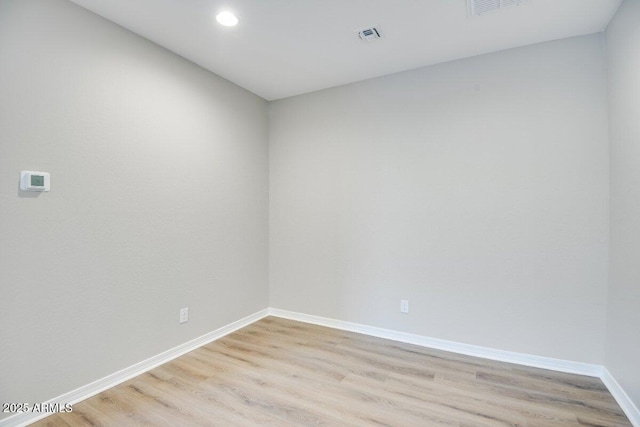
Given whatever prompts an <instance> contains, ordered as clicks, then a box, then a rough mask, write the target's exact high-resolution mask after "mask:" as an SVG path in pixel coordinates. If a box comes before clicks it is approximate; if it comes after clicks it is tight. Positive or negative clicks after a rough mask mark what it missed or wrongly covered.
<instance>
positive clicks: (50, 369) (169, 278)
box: [0, 0, 268, 415]
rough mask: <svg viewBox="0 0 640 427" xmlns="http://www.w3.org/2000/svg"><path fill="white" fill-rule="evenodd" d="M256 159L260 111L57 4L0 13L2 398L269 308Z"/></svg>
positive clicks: (236, 91)
mask: <svg viewBox="0 0 640 427" xmlns="http://www.w3.org/2000/svg"><path fill="white" fill-rule="evenodd" d="M267 152H268V149H267V111H266V102H265V101H264V100H262V99H260V98H258V97H256V96H254V95H252V94H250V93H249V92H247V91H245V90H243V89H240V88H238V87H237V86H234V85H233V84H231V83H229V82H227V81H225V80H223V79H221V78H218V77H216V76H214V75H212V74H211V73H209V72H207V71H205V70H203V69H201V68H199V67H197V66H195V65H193V64H192V63H190V62H187V61H185V60H183V59H182V58H180V57H178V56H176V55H174V54H172V53H169V52H168V51H166V50H164V49H162V48H159V47H158V46H156V45H154V44H152V43H150V42H148V41H146V40H144V39H142V38H140V37H138V36H135V35H133V34H132V33H129V32H127V31H126V30H124V29H122V28H120V27H118V26H116V25H114V24H112V23H109V22H108V21H106V20H103V19H102V18H99V17H97V16H96V15H94V14H92V13H90V12H88V11H86V10H84V9H82V8H80V7H78V6H76V5H74V4H72V3H70V2H67V1H63V0H29V1H24V0H1V1H0V290H1V296H0V343H1V344H0V401H2V402H32V403H34V402H42V401H45V400H47V399H49V398H52V397H55V396H57V395H59V394H61V393H63V392H68V391H70V390H72V389H74V388H76V387H78V386H81V385H85V384H88V383H89V382H91V381H93V380H96V379H98V378H101V377H103V376H105V375H107V374H111V373H113V372H115V371H117V370H119V369H122V368H124V367H127V366H130V365H132V364H134V363H136V362H139V361H141V360H143V359H146V358H148V357H150V356H152V355H156V354H158V353H160V352H162V351H164V350H167V349H169V348H172V347H174V346H176V345H178V344H181V343H184V342H186V341H188V340H190V339H193V338H195V337H197V336H200V335H202V334H204V333H207V332H210V331H212V330H214V329H216V328H218V327H220V326H222V325H225V324H228V323H230V322H232V321H235V320H238V319H240V318H242V317H244V316H246V315H248V314H251V313H254V312H256V311H258V310H260V309H263V308H265V307H267V303H268V284H267V276H268V274H267V267H268V265H267V249H268V242H267V235H268V229H267V226H268V223H267V214H268V212H267V206H268V184H267V183H268V163H267V161H268V154H267ZM20 170H41V171H48V172H50V173H51V177H52V178H51V179H52V184H51V187H52V189H51V192H50V193H46V194H40V195H39V196H38V197H32V195H31V194H23V193H20V192H19V191H18V177H19V172H20ZM183 306H189V307H190V320H189V322H188V323H187V324H184V325H179V324H178V311H179V309H180V307H183ZM3 415H6V414H3Z"/></svg>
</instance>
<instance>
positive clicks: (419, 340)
mask: <svg viewBox="0 0 640 427" xmlns="http://www.w3.org/2000/svg"><path fill="white" fill-rule="evenodd" d="M269 314H270V315H272V316H276V317H282V318H285V319H291V320H297V321H300V322H306V323H312V324H315V325H320V326H328V327H330V328H335V329H342V330H345V331H351V332H358V333H361V334H365V335H371V336H374V337H379V338H386V339H390V340H393V341H400V342H404V343H408V344H415V345H419V346H422V347H428V348H434V349H438V350H444V351H450V352H452V353H459V354H465V355H467V356H475V357H481V358H483V359H491V360H497V361H500V362H507V363H515V364H517V365H525V366H532V367H534V368H542V369H550V370H552V371H560V372H567V373H570V374H578V375H587V376H590V377H597V378H600V377H601V376H602V372H603V369H604V367H603V366H600V365H592V364H589V363H581V362H571V361H568V360H561V359H552V358H549V357H542V356H532V355H530V354H523V353H515V352H511V351H505V350H496V349H492V348H487V347H480V346H477V345H471V344H462V343H458V342H454V341H446V340H441V339H437V338H429V337H425V336H422V335H414V334H408V333H405V332H398V331H393V330H390V329H383V328H377V327H374V326H368V325H362V324H359V323H351V322H345V321H342V320H334V319H329V318H326V317H318V316H311V315H308V314H302V313H295V312H291V311H286V310H280V309H275V308H270V309H269Z"/></svg>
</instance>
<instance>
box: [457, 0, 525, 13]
mask: <svg viewBox="0 0 640 427" xmlns="http://www.w3.org/2000/svg"><path fill="white" fill-rule="evenodd" d="M524 1H526V0H469V4H470V7H471V15H474V16H478V15H483V14H485V13H487V12H493V11H494V10H498V9H501V8H503V7H507V6H512V5H514V4H516V5H517V4H520V3H522V2H524Z"/></svg>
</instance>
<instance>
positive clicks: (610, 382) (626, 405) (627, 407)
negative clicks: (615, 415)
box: [600, 368, 640, 427]
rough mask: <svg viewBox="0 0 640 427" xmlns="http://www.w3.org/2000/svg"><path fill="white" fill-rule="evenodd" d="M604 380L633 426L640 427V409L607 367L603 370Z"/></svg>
mask: <svg viewBox="0 0 640 427" xmlns="http://www.w3.org/2000/svg"><path fill="white" fill-rule="evenodd" d="M600 378H601V379H602V382H603V383H604V385H605V386H606V387H607V388H608V389H609V391H610V392H611V395H612V396H613V398H614V399H615V400H616V402H618V405H620V407H621V408H622V410H623V411H624V413H625V414H626V415H627V418H629V421H631V424H633V427H640V409H638V407H637V406H636V405H635V404H634V403H633V401H632V400H631V398H630V397H629V396H628V395H627V393H625V391H624V389H623V388H622V387H621V386H620V384H619V383H618V381H616V379H615V378H614V377H613V375H611V372H609V370H608V369H607V368H604V370H603V372H602V377H600Z"/></svg>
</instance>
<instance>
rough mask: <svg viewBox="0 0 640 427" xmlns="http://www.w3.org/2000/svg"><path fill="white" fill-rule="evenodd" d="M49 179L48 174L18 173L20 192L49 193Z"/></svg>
mask: <svg viewBox="0 0 640 427" xmlns="http://www.w3.org/2000/svg"><path fill="white" fill-rule="evenodd" d="M50 188H51V177H50V176H49V173H48V172H34V171H22V172H20V189H21V190H22V191H49V189H50Z"/></svg>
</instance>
